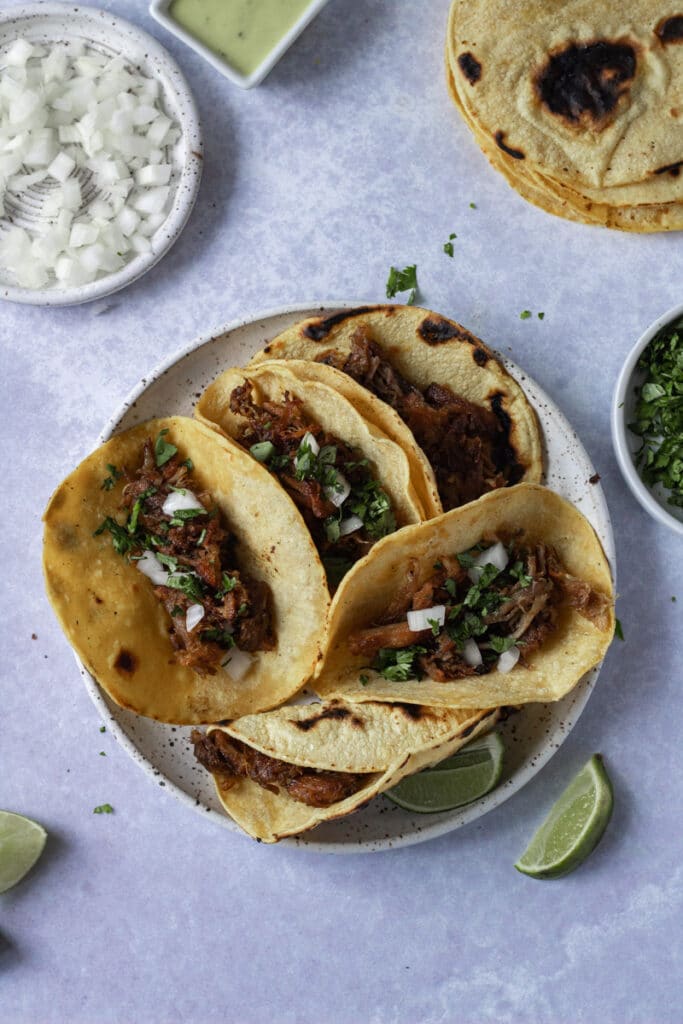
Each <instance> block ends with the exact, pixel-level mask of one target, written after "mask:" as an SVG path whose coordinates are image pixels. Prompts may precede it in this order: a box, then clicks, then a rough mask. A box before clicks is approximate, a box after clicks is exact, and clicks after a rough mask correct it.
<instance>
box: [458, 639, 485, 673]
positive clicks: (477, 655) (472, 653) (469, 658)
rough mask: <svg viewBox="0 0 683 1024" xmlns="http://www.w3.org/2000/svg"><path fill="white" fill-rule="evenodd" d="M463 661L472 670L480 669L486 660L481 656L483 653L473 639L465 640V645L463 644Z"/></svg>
mask: <svg viewBox="0 0 683 1024" xmlns="http://www.w3.org/2000/svg"><path fill="white" fill-rule="evenodd" d="M462 660H463V661H464V662H465V664H467V665H469V666H470V667H471V668H479V666H480V665H481V663H482V661H483V660H484V659H483V658H482V656H481V651H480V650H479V648H478V647H477V644H476V643H475V641H474V640H473V639H472V638H471V637H470V639H469V640H465V643H464V644H463V648H462Z"/></svg>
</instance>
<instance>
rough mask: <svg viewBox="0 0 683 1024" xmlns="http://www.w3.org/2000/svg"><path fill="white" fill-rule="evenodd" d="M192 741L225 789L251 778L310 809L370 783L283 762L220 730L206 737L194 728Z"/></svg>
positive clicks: (363, 778)
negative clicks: (282, 791) (281, 791)
mask: <svg viewBox="0 0 683 1024" xmlns="http://www.w3.org/2000/svg"><path fill="white" fill-rule="evenodd" d="M191 740H192V743H193V744H194V753H195V757H196V758H197V760H198V761H199V763H200V764H201V765H203V767H204V768H206V769H207V770H208V771H210V772H211V773H212V774H213V775H216V776H217V777H218V779H219V784H220V786H221V788H222V789H224V790H226V789H230V788H231V786H234V785H235V783H236V782H237V781H238V780H239V779H251V781H252V782H255V783H257V785H259V786H262V787H263V788H264V789H267V790H269V791H270V792H271V793H279V792H280V790H284V791H285V793H286V794H287V795H288V796H290V797H291V798H292V799H293V800H298V801H299V802H300V803H304V804H308V805H309V806H310V807H330V806H331V805H332V804H336V803H339V802H340V801H341V800H345V799H346V797H349V796H351V795H352V794H353V793H356V792H357V791H358V790H359V789H360V788H361V786H363V784H364V783H365V781H366V780H367V776H365V775H357V774H353V773H351V772H328V771H316V770H315V769H314V768H302V767H300V766H299V765H295V764H288V763H287V762H286V761H279V760H278V759H277V758H274V757H268V756H267V755H266V754H262V753H260V751H258V750H254V749H253V748H252V747H249V746H247V744H246V743H242V742H241V741H240V740H236V739H233V737H232V736H228V735H227V734H226V733H224V732H220V731H219V730H215V731H214V732H211V733H209V734H208V735H204V734H203V733H201V732H200V731H199V730H198V729H193V730H192V735H191Z"/></svg>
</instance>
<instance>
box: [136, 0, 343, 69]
mask: <svg viewBox="0 0 683 1024" xmlns="http://www.w3.org/2000/svg"><path fill="white" fill-rule="evenodd" d="M172 2H173V0H152V2H151V3H150V5H149V12H150V14H151V15H152V17H153V18H154V20H155V21H158V22H159V24H160V25H163V26H164V28H165V29H167V30H168V31H169V32H172V33H173V35H174V36H176V37H177V38H178V39H180V40H181V41H182V42H183V43H185V44H186V45H187V46H190V47H191V48H192V49H193V50H194V51H195V53H198V54H199V55H200V56H201V57H203V58H204V60H207V61H208V62H209V64H211V65H212V66H213V67H214V68H216V70H217V71H220V73H221V74H222V75H224V76H225V77H226V78H229V79H230V81H231V82H234V83H235V85H239V86H240V88H241V89H252V88H253V87H254V86H255V85H260V83H261V82H262V81H263V79H264V78H265V77H266V75H268V74H269V73H270V72H271V71H272V70H273V68H274V67H275V65H276V64H277V62H278V61H279V60H280V57H282V56H283V54H284V53H286V51H287V50H288V49H289V47H290V46H291V45H292V43H293V42H294V40H295V39H298V37H299V36H300V35H301V33H302V32H303V30H304V29H305V28H306V26H307V25H309V24H310V23H311V22H312V21H313V19H314V18H315V17H316V15H317V14H319V13H320V11H321V10H322V9H323V7H324V6H325V4H326V3H327V2H328V0H310V3H309V5H308V7H307V8H306V10H305V11H304V12H303V13H302V14H301V15H300V17H299V18H297V20H296V21H295V22H294V24H293V25H292V27H291V28H290V29H289V31H288V32H286V33H285V35H284V36H283V37H282V38H281V39H280V41H279V43H277V44H276V46H275V47H274V48H273V49H272V50H271V51H270V53H269V54H268V56H267V57H266V58H265V59H264V60H263V61H262V62H261V63H260V64H259V65H258V67H257V68H255V69H254V71H252V72H251V74H249V75H245V74H243V73H242V72H241V71H239V70H238V69H237V68H236V67H234V66H233V65H232V64H230V63H229V62H228V61H227V60H225V59H224V58H223V57H221V56H220V55H219V54H218V53H216V52H215V51H214V50H211V49H210V48H209V47H208V46H205V44H204V43H202V42H201V40H199V39H197V38H196V36H193V35H192V34H191V33H190V32H188V31H187V30H186V29H184V28H183V27H182V25H179V24H178V22H177V21H176V20H175V19H174V18H172V17H171V14H170V7H171V4H172Z"/></svg>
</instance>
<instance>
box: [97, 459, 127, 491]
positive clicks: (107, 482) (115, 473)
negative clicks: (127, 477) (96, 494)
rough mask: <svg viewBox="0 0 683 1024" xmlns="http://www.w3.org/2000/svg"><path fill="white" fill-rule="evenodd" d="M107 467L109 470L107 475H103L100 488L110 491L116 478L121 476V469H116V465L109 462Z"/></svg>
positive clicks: (118, 478)
mask: <svg viewBox="0 0 683 1024" xmlns="http://www.w3.org/2000/svg"><path fill="white" fill-rule="evenodd" d="M107 469H108V470H109V476H105V478H104V480H103V481H102V487H101V490H103V491H110V490H111V489H112V487H113V486H114V484H115V483H116V481H117V480H120V479H121V477H122V476H123V473H122V472H121V470H119V469H117V468H116V466H112V464H111V462H108V463H107Z"/></svg>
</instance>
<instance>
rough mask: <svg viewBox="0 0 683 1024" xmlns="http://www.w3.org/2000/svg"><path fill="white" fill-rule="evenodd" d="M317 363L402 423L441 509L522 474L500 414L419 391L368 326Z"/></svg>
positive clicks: (443, 391) (437, 389)
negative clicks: (349, 380) (430, 473)
mask: <svg viewBox="0 0 683 1024" xmlns="http://www.w3.org/2000/svg"><path fill="white" fill-rule="evenodd" d="M321 361H322V362H325V363H328V364H329V365H331V366H334V367H336V369H338V370H342V371H343V372H344V373H346V374H348V375H349V376H350V377H353V379H354V380H356V381H358V383H359V384H362V386H363V387H364V388H367V389H368V391H371V392H372V393H373V394H374V395H377V397H378V398H381V399H382V401H383V402H386V403H387V404H388V405H390V406H391V407H392V408H393V409H395V410H396V412H397V413H398V414H399V416H400V417H401V419H403V420H404V421H405V422H406V424H407V425H408V426H409V427H410V429H411V431H412V432H413V434H414V435H415V439H416V441H417V443H418V444H419V445H420V447H421V448H422V449H423V451H424V452H425V454H426V456H427V458H428V459H429V461H430V463H431V465H432V468H433V469H434V473H435V476H436V480H437V483H438V485H439V493H440V495H441V500H442V502H443V506H444V509H450V508H455V507H456V506H458V505H464V504H465V503H466V502H468V501H473V500H474V499H475V498H479V497H481V495H482V494H485V493H486V492H487V491H492V490H495V489H496V488H497V487H506V486H508V485H509V484H514V483H517V482H518V481H519V480H520V479H521V477H522V476H523V474H524V467H523V466H521V465H520V464H519V463H518V462H517V459H516V456H515V453H514V451H513V449H512V448H511V446H510V443H509V439H508V432H507V426H506V417H505V415H504V414H503V415H502V416H498V415H496V414H495V412H493V411H492V410H490V409H486V408H484V407H483V406H481V405H475V404H474V403H473V402H470V401H468V400H467V399H465V398H462V397H461V396H459V395H456V394H455V393H454V392H453V391H452V390H451V389H450V388H449V387H447V386H446V385H444V384H435V383H432V384H430V385H429V387H427V388H426V389H425V390H424V391H421V390H420V389H419V388H417V387H415V386H414V385H413V384H410V383H409V381H407V380H406V379H405V377H403V376H402V375H401V374H400V373H399V372H398V371H397V370H395V369H394V367H393V366H392V364H391V363H390V362H389V361H388V360H387V359H386V358H385V356H384V354H383V352H382V351H381V349H380V348H379V346H378V345H377V344H376V342H374V341H373V340H372V337H371V335H370V333H369V330H368V328H367V327H358V328H357V329H356V331H355V333H354V336H353V338H352V341H351V351H350V353H349V354H348V355H344V354H342V353H335V352H333V353H328V354H327V355H325V356H322V357H321Z"/></svg>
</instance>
